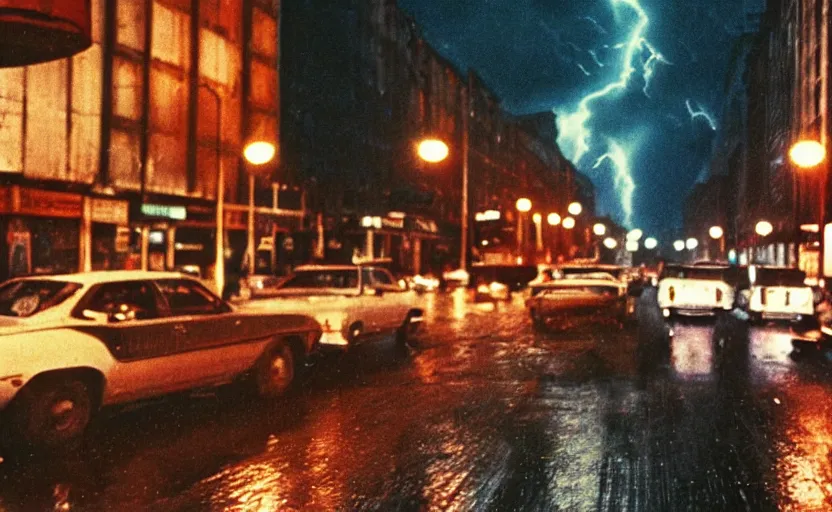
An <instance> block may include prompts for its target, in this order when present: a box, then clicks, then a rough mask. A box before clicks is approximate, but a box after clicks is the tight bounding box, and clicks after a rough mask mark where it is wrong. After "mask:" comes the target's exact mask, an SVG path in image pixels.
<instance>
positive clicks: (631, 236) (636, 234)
mask: <svg viewBox="0 0 832 512" xmlns="http://www.w3.org/2000/svg"><path fill="white" fill-rule="evenodd" d="M642 236H644V232H643V231H642V230H640V229H638V228H636V229H634V230H632V231H630V232H629V233H627V240H630V241H633V242H638V241H639V240H641V237H642Z"/></svg>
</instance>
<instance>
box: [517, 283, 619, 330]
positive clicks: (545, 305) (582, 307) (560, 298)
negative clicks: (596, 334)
mask: <svg viewBox="0 0 832 512" xmlns="http://www.w3.org/2000/svg"><path fill="white" fill-rule="evenodd" d="M596 275H597V274H596ZM535 289H536V292H535V294H534V295H532V296H531V297H529V298H528V299H526V308H527V309H528V310H529V316H530V317H531V319H532V323H533V325H534V326H535V327H536V328H543V327H551V328H555V329H560V330H566V329H571V328H574V327H578V326H581V325H583V324H586V323H592V324H608V325H614V326H618V327H621V326H623V324H624V321H625V319H626V316H627V299H626V297H627V296H626V294H625V293H624V292H623V290H622V283H620V282H618V281H617V280H614V279H608V278H603V277H601V278H594V277H586V278H582V277H570V278H568V279H557V280H553V281H550V282H547V283H543V284H540V285H538V286H537V287H536V288H535Z"/></svg>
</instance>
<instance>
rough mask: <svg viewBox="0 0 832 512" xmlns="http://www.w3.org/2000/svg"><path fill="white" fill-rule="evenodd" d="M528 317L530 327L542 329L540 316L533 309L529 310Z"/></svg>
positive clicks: (542, 323)
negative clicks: (529, 318) (530, 320)
mask: <svg viewBox="0 0 832 512" xmlns="http://www.w3.org/2000/svg"><path fill="white" fill-rule="evenodd" d="M529 316H530V317H531V319H532V326H534V328H535V329H541V328H543V325H544V322H543V319H542V318H540V315H539V314H538V312H537V310H536V309H534V308H532V309H530V310H529Z"/></svg>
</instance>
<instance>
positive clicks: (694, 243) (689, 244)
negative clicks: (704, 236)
mask: <svg viewBox="0 0 832 512" xmlns="http://www.w3.org/2000/svg"><path fill="white" fill-rule="evenodd" d="M685 247H686V248H687V249H688V250H689V251H692V250H694V249H696V248H697V247H699V240H697V239H695V238H688V239H687V240H685Z"/></svg>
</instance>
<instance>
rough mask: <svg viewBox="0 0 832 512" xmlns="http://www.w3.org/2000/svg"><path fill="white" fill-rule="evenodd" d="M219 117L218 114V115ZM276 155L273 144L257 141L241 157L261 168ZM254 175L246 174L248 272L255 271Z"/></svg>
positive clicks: (244, 149) (246, 148) (248, 146)
mask: <svg viewBox="0 0 832 512" xmlns="http://www.w3.org/2000/svg"><path fill="white" fill-rule="evenodd" d="M218 115H219V114H218ZM275 154H277V148H276V147H275V145H274V144H272V143H271V142H267V141H262V140H257V141H253V142H250V143H249V144H247V145H246V147H245V148H243V157H245V159H246V161H247V162H248V163H250V164H251V165H254V166H258V167H259V166H262V165H266V164H267V163H269V162H271V161H272V159H274V156H275ZM254 247H255V246H254V173H253V172H249V173H248V243H247V244H246V258H248V263H249V272H252V273H253V272H254V271H255V259H254Z"/></svg>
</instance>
